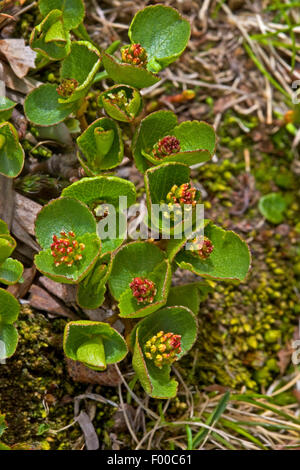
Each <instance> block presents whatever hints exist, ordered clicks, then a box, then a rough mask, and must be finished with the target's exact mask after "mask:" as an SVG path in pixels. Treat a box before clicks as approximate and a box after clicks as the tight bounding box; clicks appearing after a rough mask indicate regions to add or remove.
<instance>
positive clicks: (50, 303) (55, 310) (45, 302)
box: [29, 284, 78, 320]
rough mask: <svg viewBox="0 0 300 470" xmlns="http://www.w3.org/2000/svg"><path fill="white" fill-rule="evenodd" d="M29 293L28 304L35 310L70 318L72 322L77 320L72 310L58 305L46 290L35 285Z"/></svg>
mask: <svg viewBox="0 0 300 470" xmlns="http://www.w3.org/2000/svg"><path fill="white" fill-rule="evenodd" d="M29 292H30V297H29V304H30V306H31V307H33V308H36V309H37V310H44V311H45V312H49V313H52V314H54V315H61V316H63V317H67V318H71V319H72V320H78V317H77V315H75V313H73V312H72V310H70V309H69V308H67V307H65V306H64V305H62V304H61V303H59V302H58V301H57V300H56V299H54V297H52V295H50V294H49V293H48V292H47V291H46V290H44V289H42V288H41V287H39V286H37V285H36V284H33V285H32V286H31V288H30V290H29Z"/></svg>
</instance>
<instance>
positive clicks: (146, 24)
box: [128, 5, 191, 72]
mask: <svg viewBox="0 0 300 470" xmlns="http://www.w3.org/2000/svg"><path fill="white" fill-rule="evenodd" d="M190 33H191V27H190V24H189V22H188V21H187V20H185V19H183V18H182V16H181V15H180V14H179V13H178V11H177V10H174V9H173V8H171V7H167V6H164V5H155V6H149V7H146V8H144V9H143V10H141V11H139V12H138V13H137V14H136V15H135V17H134V18H133V20H132V22H131V25H130V28H129V31H128V36H129V38H130V40H131V42H132V43H136V44H137V43H138V44H141V46H142V47H144V48H145V49H146V52H147V54H148V64H147V68H148V70H150V71H152V72H158V71H159V70H161V69H162V68H165V67H167V66H168V65H169V64H171V63H172V62H174V61H175V60H176V59H177V58H178V57H179V56H180V55H181V54H182V53H183V51H184V49H185V48H186V46H187V43H188V40H189V37H190Z"/></svg>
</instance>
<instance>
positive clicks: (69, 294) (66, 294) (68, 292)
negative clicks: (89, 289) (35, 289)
mask: <svg viewBox="0 0 300 470" xmlns="http://www.w3.org/2000/svg"><path fill="white" fill-rule="evenodd" d="M39 282H40V283H41V284H42V286H43V287H45V289H47V291H49V292H50V293H51V294H53V295H55V296H56V297H58V298H59V299H61V300H63V301H64V302H65V303H66V304H72V303H73V302H74V303H75V302H76V289H77V287H76V286H71V285H68V284H60V283H59V282H55V281H52V279H49V278H48V277H46V276H41V277H40V278H39Z"/></svg>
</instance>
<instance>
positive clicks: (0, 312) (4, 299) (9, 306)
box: [0, 289, 20, 325]
mask: <svg viewBox="0 0 300 470" xmlns="http://www.w3.org/2000/svg"><path fill="white" fill-rule="evenodd" d="M19 313H20V304H19V302H18V301H17V299H15V297H14V296H13V295H12V294H10V293H9V292H7V290H5V289H0V324H1V325H3V324H10V325H12V324H13V323H14V322H15V321H16V320H17V318H18V315H19Z"/></svg>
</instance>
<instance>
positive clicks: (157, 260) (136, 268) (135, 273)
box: [109, 241, 165, 300]
mask: <svg viewBox="0 0 300 470" xmlns="http://www.w3.org/2000/svg"><path fill="white" fill-rule="evenodd" d="M164 260H165V255H164V253H163V252H162V251H161V250H160V249H159V248H158V247H157V246H156V245H154V244H153V243H148V242H142V241H136V242H132V243H129V244H128V245H125V246H124V247H122V248H120V250H119V251H118V252H117V253H116V255H115V258H114V262H113V268H112V272H111V275H110V278H109V289H110V291H111V293H112V295H113V297H114V298H115V299H116V300H120V297H121V295H122V294H123V292H125V291H126V290H127V289H128V287H129V284H130V283H131V281H132V279H133V278H134V277H147V276H148V275H149V274H150V273H152V272H153V271H154V269H155V267H156V266H157V265H159V264H161V263H162V261H164Z"/></svg>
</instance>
